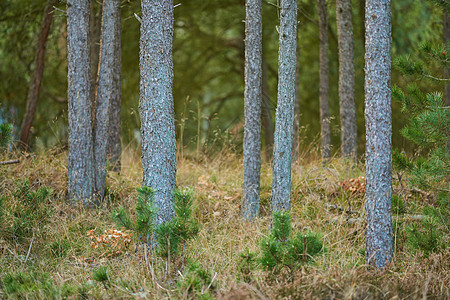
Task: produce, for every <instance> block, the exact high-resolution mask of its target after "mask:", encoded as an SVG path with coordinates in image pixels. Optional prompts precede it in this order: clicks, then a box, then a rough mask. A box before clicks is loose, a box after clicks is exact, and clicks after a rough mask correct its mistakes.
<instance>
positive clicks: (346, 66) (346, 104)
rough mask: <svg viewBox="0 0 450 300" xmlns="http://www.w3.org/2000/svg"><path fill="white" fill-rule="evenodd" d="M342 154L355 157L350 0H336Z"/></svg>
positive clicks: (353, 75) (353, 74) (353, 73)
mask: <svg viewBox="0 0 450 300" xmlns="http://www.w3.org/2000/svg"><path fill="white" fill-rule="evenodd" d="M336 22H337V32H338V46H339V106H340V117H341V151H342V156H344V157H352V158H354V159H356V147H357V144H356V109H355V69H354V67H353V57H354V54H353V25H352V3H351V0H337V1H336Z"/></svg>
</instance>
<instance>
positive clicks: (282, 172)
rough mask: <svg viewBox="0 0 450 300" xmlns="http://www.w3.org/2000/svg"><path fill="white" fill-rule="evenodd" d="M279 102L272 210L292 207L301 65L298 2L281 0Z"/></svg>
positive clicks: (274, 153)
mask: <svg viewBox="0 0 450 300" xmlns="http://www.w3.org/2000/svg"><path fill="white" fill-rule="evenodd" d="M279 36H280V50H279V54H278V76H279V79H278V104H277V112H276V119H275V120H276V122H275V144H274V150H273V179H272V197H271V208H272V213H273V212H275V211H280V210H290V209H291V161H292V131H293V123H294V99H295V69H296V65H297V58H296V56H297V55H296V54H297V53H296V52H297V1H296V0H281V13H280V34H279Z"/></svg>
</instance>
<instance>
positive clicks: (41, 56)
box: [20, 0, 57, 148]
mask: <svg viewBox="0 0 450 300" xmlns="http://www.w3.org/2000/svg"><path fill="white" fill-rule="evenodd" d="M56 3H57V0H48V1H47V5H46V6H45V9H44V19H43V20H42V25H41V31H40V33H39V37H38V43H37V47H36V55H35V57H34V72H33V79H32V81H31V84H30V88H29V90H28V98H27V106H26V109H25V115H24V117H23V121H22V126H21V128H20V147H22V148H29V142H30V129H31V126H32V125H33V120H34V114H35V112H36V106H37V102H38V100H39V90H40V88H41V82H42V75H43V74H44V63H45V46H46V44H47V38H48V34H49V32H50V26H51V24H52V20H53V5H55V4H56Z"/></svg>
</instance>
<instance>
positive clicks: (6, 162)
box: [0, 159, 20, 166]
mask: <svg viewBox="0 0 450 300" xmlns="http://www.w3.org/2000/svg"><path fill="white" fill-rule="evenodd" d="M18 163H20V159H13V160H7V161H0V166H2V165H12V164H18Z"/></svg>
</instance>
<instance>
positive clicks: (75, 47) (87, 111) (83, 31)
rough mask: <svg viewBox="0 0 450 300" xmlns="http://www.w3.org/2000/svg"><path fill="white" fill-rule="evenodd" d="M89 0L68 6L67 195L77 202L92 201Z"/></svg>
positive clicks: (76, 0)
mask: <svg viewBox="0 0 450 300" xmlns="http://www.w3.org/2000/svg"><path fill="white" fill-rule="evenodd" d="M89 12H90V1H89V0H71V1H69V2H68V5H67V41H68V47H67V51H68V100H69V101H68V102H69V157H68V162H69V166H68V175H69V180H68V196H69V199H70V200H71V201H72V202H74V203H78V202H80V201H83V202H84V204H90V203H92V201H93V193H94V188H95V180H94V150H93V137H92V100H91V73H90V71H91V70H90V61H89V49H90V48H89Z"/></svg>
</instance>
